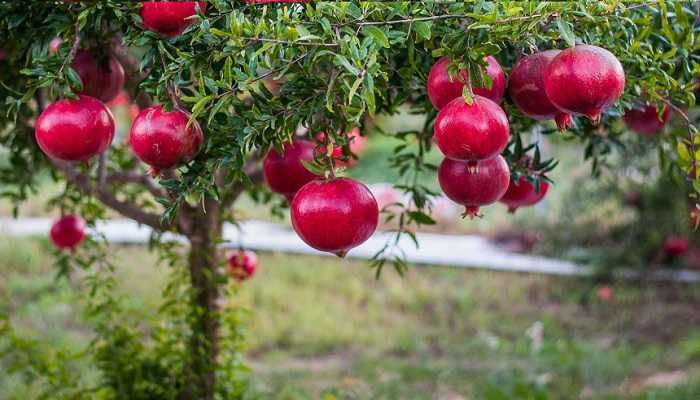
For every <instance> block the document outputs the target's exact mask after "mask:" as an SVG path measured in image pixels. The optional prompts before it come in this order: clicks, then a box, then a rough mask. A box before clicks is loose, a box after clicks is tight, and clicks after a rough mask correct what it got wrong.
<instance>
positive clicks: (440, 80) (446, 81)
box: [427, 56, 506, 110]
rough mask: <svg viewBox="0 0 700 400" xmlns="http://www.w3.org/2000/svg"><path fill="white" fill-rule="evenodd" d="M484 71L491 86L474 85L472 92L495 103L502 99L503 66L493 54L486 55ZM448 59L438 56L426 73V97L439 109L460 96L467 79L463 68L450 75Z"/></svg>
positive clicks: (504, 76)
mask: <svg viewBox="0 0 700 400" xmlns="http://www.w3.org/2000/svg"><path fill="white" fill-rule="evenodd" d="M486 64H487V66H486V73H487V74H488V75H489V76H490V77H491V81H492V83H491V88H490V89H488V88H486V87H474V88H473V89H472V91H473V92H474V94H477V95H480V96H484V97H486V98H488V99H491V100H492V101H494V102H496V103H500V102H501V100H503V94H504V93H505V90H506V75H505V73H504V72H503V68H501V65H500V64H499V63H498V61H497V60H496V59H495V58H494V57H493V56H488V57H486ZM449 65H450V59H449V58H448V57H442V58H440V59H439V60H438V61H437V62H436V63H435V64H433V67H432V68H431V69H430V73H429V74H428V82H427V90H428V98H430V102H431V103H433V106H434V107H435V108H437V109H438V110H440V109H441V108H442V107H444V106H445V105H447V104H448V103H449V102H450V101H452V100H454V99H456V98H458V97H462V90H463V89H464V85H465V82H467V81H468V78H469V75H468V72H467V71H465V70H461V71H459V72H458V73H457V74H455V76H452V77H450V74H449V73H448V67H449Z"/></svg>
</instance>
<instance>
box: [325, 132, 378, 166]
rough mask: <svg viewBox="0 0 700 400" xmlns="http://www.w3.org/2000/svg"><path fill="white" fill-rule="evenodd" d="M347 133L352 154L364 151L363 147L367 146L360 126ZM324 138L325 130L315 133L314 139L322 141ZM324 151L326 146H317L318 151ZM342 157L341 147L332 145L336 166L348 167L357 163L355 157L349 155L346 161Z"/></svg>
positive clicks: (359, 153)
mask: <svg viewBox="0 0 700 400" xmlns="http://www.w3.org/2000/svg"><path fill="white" fill-rule="evenodd" d="M347 135H348V140H350V151H351V152H352V154H354V155H356V156H359V155H361V154H362V153H364V151H365V149H366V148H367V138H366V137H364V136H362V135H361V134H360V128H353V129H352V130H351V131H350V132H348V133H347ZM325 140H326V134H325V132H319V133H318V135H316V141H317V142H318V143H323V142H324V141H325ZM325 151H326V146H323V145H321V146H319V148H318V152H320V153H322V154H323V153H325ZM342 158H343V148H342V147H340V146H334V147H333V159H334V160H335V165H336V167H346V168H350V167H352V166H353V165H355V164H357V159H356V158H355V157H350V158H348V160H347V161H343V160H342Z"/></svg>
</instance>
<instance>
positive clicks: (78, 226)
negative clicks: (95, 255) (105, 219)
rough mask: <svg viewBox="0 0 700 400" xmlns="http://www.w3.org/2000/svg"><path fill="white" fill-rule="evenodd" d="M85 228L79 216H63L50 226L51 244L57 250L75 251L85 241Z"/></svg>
mask: <svg viewBox="0 0 700 400" xmlns="http://www.w3.org/2000/svg"><path fill="white" fill-rule="evenodd" d="M86 228H87V225H86V224H85V221H84V220H83V219H82V218H80V216H79V215H75V214H68V215H64V216H63V217H61V218H59V219H58V220H56V222H54V224H53V225H52V226H51V232H50V236H51V242H52V243H53V244H54V246H56V247H57V248H59V249H75V248H76V247H77V246H78V245H79V244H80V243H82V242H83V240H85V230H86Z"/></svg>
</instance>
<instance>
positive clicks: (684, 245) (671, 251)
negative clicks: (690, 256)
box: [664, 236, 690, 257]
mask: <svg viewBox="0 0 700 400" xmlns="http://www.w3.org/2000/svg"><path fill="white" fill-rule="evenodd" d="M689 247H690V244H689V243H688V239H686V238H684V237H682V236H668V237H667V238H666V240H665V241H664V253H665V254H666V256H668V257H678V256H682V255H683V254H685V252H687V251H688V248H689Z"/></svg>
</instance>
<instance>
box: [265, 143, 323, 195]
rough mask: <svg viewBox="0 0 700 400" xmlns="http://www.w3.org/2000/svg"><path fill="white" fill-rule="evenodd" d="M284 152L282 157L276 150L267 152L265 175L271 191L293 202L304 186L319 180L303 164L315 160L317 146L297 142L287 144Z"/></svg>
mask: <svg viewBox="0 0 700 400" xmlns="http://www.w3.org/2000/svg"><path fill="white" fill-rule="evenodd" d="M283 150H284V153H283V154H281V155H280V154H279V153H277V150H275V149H270V151H268V152H267V155H266V156H265V160H264V161H263V175H264V176H265V182H267V186H269V187H270V190H272V191H273V192H275V193H279V194H281V195H283V196H285V197H286V198H287V200H289V201H290V202H291V201H292V198H293V197H294V194H295V193H296V192H297V191H298V190H299V189H301V187H302V186H304V185H306V184H307V183H309V182H311V181H313V180H314V179H316V178H317V176H316V175H315V174H314V173H313V172H311V171H309V170H308V169H306V167H304V164H303V163H302V162H311V161H313V160H314V150H315V146H314V145H313V143H311V142H309V141H307V140H295V141H294V142H292V143H285V145H284V149H283Z"/></svg>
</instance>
